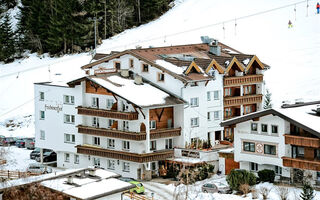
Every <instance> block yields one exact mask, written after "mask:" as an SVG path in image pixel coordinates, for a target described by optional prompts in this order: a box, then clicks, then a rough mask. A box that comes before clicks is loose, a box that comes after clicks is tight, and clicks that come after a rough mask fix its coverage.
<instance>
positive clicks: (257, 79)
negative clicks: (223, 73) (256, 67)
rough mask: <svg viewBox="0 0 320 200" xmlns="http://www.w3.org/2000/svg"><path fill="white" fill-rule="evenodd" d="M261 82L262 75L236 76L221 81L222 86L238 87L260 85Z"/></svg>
mask: <svg viewBox="0 0 320 200" xmlns="http://www.w3.org/2000/svg"><path fill="white" fill-rule="evenodd" d="M262 81H263V75H262V74H255V75H246V76H236V77H225V78H224V80H223V86H225V87H226V86H228V87H229V86H238V85H247V84H255V83H261V82H262Z"/></svg>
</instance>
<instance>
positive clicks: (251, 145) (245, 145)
mask: <svg viewBox="0 0 320 200" xmlns="http://www.w3.org/2000/svg"><path fill="white" fill-rule="evenodd" d="M243 150H244V151H250V152H255V143H253V142H243Z"/></svg>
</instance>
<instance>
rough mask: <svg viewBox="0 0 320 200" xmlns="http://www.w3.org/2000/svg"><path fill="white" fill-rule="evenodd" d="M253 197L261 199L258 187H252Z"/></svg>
mask: <svg viewBox="0 0 320 200" xmlns="http://www.w3.org/2000/svg"><path fill="white" fill-rule="evenodd" d="M251 194H252V199H259V193H258V191H257V189H255V188H253V189H251Z"/></svg>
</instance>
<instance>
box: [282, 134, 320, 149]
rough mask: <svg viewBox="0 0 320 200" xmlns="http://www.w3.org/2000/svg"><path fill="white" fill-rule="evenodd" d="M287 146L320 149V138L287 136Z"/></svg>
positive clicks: (285, 136)
mask: <svg viewBox="0 0 320 200" xmlns="http://www.w3.org/2000/svg"><path fill="white" fill-rule="evenodd" d="M284 138H285V144H291V145H296V146H303V147H312V148H320V138H311V137H303V136H298V135H289V134H285V135H284Z"/></svg>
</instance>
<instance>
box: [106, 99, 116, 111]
mask: <svg viewBox="0 0 320 200" xmlns="http://www.w3.org/2000/svg"><path fill="white" fill-rule="evenodd" d="M113 103H114V100H113V99H107V108H108V109H111V108H112V106H113Z"/></svg>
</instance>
